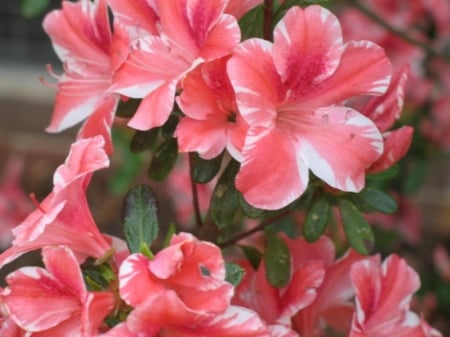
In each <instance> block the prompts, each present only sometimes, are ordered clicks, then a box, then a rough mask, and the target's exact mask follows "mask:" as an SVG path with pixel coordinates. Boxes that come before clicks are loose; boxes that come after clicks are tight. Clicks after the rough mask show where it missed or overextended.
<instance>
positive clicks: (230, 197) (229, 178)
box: [210, 160, 239, 228]
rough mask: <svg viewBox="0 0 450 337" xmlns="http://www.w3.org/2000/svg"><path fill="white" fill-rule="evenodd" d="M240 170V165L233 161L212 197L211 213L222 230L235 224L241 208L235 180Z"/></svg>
mask: <svg viewBox="0 0 450 337" xmlns="http://www.w3.org/2000/svg"><path fill="white" fill-rule="evenodd" d="M238 170H239V163H238V162H237V161H235V160H231V161H230V163H229V164H228V166H227V168H226V169H225V171H224V172H223V173H222V176H221V177H220V179H219V181H218V183H217V185H216V187H215V188H214V191H213V194H212V197H211V207H210V213H211V217H212V219H213V221H214V222H215V223H216V224H217V226H219V227H221V228H225V227H228V226H229V225H231V224H232V223H233V218H234V216H235V214H236V212H237V210H238V208H239V193H238V191H237V190H236V187H235V186H234V179H235V177H236V174H237V172H238Z"/></svg>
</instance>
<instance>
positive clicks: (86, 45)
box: [43, 0, 111, 76]
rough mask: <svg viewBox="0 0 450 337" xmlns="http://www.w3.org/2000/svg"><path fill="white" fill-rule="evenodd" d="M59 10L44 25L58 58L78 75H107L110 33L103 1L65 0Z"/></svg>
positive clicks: (51, 13) (52, 13)
mask: <svg viewBox="0 0 450 337" xmlns="http://www.w3.org/2000/svg"><path fill="white" fill-rule="evenodd" d="M62 7H63V8H62V9H61V10H54V11H52V12H50V13H49V14H48V15H47V16H46V17H45V19H44V22H43V27H44V30H45V31H46V33H47V34H48V35H49V36H50V37H51V39H52V43H53V47H54V49H55V51H56V53H57V54H58V56H59V58H60V59H61V60H62V61H63V62H64V63H65V64H66V65H67V66H68V68H69V69H71V71H75V72H77V73H79V74H84V75H87V76H89V75H92V74H99V73H107V72H108V71H109V66H110V60H109V56H110V47H111V31H110V28H109V27H110V25H109V19H108V11H107V6H106V0H99V1H97V2H96V3H93V2H90V1H89V2H86V1H83V2H78V3H72V2H70V1H64V2H63V3H62Z"/></svg>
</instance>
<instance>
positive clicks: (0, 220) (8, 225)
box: [0, 158, 33, 251]
mask: <svg viewBox="0 0 450 337" xmlns="http://www.w3.org/2000/svg"><path fill="white" fill-rule="evenodd" d="M22 171H23V162H22V161H21V160H20V159H19V158H11V159H9V160H8V161H7V163H6V167H5V171H4V172H3V176H2V179H1V182H0V251H1V250H3V249H5V248H7V247H8V246H9V245H10V244H11V241H12V240H13V234H12V229H13V228H14V227H15V226H17V225H18V224H20V223H21V222H22V221H23V220H24V219H25V218H26V216H27V215H28V214H29V213H30V212H31V211H32V209H33V208H32V204H31V199H30V197H29V196H28V195H27V194H26V193H25V191H24V190H23V187H22V186H21V183H20V176H21V174H22Z"/></svg>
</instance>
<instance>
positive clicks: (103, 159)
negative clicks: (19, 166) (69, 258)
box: [0, 136, 111, 266]
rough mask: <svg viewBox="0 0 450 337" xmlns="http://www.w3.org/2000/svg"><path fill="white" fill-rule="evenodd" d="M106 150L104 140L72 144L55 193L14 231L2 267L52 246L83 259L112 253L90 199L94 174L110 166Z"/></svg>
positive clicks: (0, 258) (0, 259) (0, 262)
mask: <svg viewBox="0 0 450 337" xmlns="http://www.w3.org/2000/svg"><path fill="white" fill-rule="evenodd" d="M104 146H105V142H104V140H103V138H102V137H101V136H97V137H94V138H88V139H82V140H79V141H77V142H76V143H74V144H72V147H71V151H70V153H69V156H68V157H67V159H66V162H65V163H64V164H63V165H61V166H59V167H58V168H57V170H56V172H55V174H54V177H53V182H54V188H53V191H52V192H51V193H50V194H49V195H48V196H47V197H46V198H45V199H44V200H43V201H42V203H40V204H39V205H37V207H38V208H37V209H36V210H34V211H33V212H32V213H31V214H30V215H29V216H28V217H27V218H26V219H25V220H24V221H23V222H22V223H21V224H20V225H19V226H17V227H15V228H14V229H13V234H14V237H15V239H14V241H13V245H12V247H11V248H9V249H8V250H6V251H5V252H4V253H2V254H1V255H0V266H3V265H4V264H6V263H9V262H11V261H12V260H14V259H16V258H17V257H19V256H20V255H22V254H24V253H26V252H28V251H32V250H36V249H39V248H42V247H45V246H49V245H58V244H64V245H67V246H69V247H70V248H71V249H72V250H73V251H74V252H75V253H76V254H79V255H80V258H85V257H86V256H92V257H95V258H104V257H106V256H107V255H108V254H109V253H110V251H111V244H110V240H109V239H108V238H106V237H105V236H103V235H102V234H101V233H100V232H99V229H98V228H97V225H96V224H95V222H94V220H93V218H92V215H91V212H90V210H89V206H88V203H87V199H86V189H87V186H88V184H89V181H90V178H91V176H92V174H93V172H95V171H97V170H99V169H101V168H105V167H107V166H108V165H109V160H108V156H107V154H106V152H105V150H104Z"/></svg>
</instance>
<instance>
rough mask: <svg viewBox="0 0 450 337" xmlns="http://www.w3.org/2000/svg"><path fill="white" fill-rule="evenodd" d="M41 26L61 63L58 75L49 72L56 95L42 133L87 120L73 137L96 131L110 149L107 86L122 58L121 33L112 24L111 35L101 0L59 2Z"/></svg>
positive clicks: (124, 42) (111, 106)
mask: <svg viewBox="0 0 450 337" xmlns="http://www.w3.org/2000/svg"><path fill="white" fill-rule="evenodd" d="M43 26H44V30H45V32H46V33H47V34H48V35H49V36H50V38H51V40H52V44H53V47H54V49H55V52H56V53H57V55H58V57H59V58H60V59H61V60H62V62H63V67H64V73H63V74H62V75H61V76H56V75H54V76H55V77H56V78H57V79H58V84H57V94H56V100H55V106H54V110H53V116H52V119H51V122H50V125H49V126H48V128H47V131H49V132H59V131H62V130H65V129H66V128H69V127H71V126H73V125H75V124H77V123H79V122H81V121H83V120H85V119H87V120H86V122H85V123H84V124H83V126H82V128H81V130H80V131H79V134H78V138H88V137H93V136H96V135H102V136H103V137H104V138H105V140H106V148H107V151H108V153H111V152H112V143H111V136H110V128H111V125H112V123H113V118H114V112H115V110H116V107H117V103H118V102H119V95H117V94H114V93H111V92H109V91H108V90H109V88H110V86H111V80H112V75H113V73H114V71H115V68H117V67H118V65H119V64H120V63H121V62H122V61H123V59H124V58H125V57H126V51H127V47H128V39H127V35H126V34H125V33H124V32H123V31H122V30H123V29H121V27H120V26H119V25H117V24H116V25H115V26H114V34H112V32H111V28H110V22H109V19H108V8H107V5H106V0H96V1H94V2H92V1H90V0H81V1H78V2H76V3H73V2H70V1H63V2H62V9H60V10H54V11H52V12H50V13H49V14H48V15H47V16H46V17H45V19H44V22H43ZM51 73H52V72H51Z"/></svg>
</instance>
